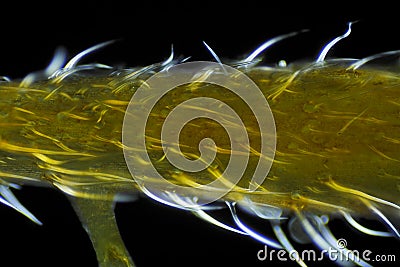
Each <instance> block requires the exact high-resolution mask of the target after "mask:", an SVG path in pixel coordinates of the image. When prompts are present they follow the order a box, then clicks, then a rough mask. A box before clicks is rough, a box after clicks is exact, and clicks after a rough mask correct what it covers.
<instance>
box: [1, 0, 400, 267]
mask: <svg viewBox="0 0 400 267" xmlns="http://www.w3.org/2000/svg"><path fill="white" fill-rule="evenodd" d="M264 2H265V3H263V4H262V1H260V3H257V2H252V1H243V2H237V3H236V2H233V1H232V2H229V3H219V2H217V1H209V2H207V1H193V2H189V1H187V2H185V3H179V2H176V1H166V2H163V3H158V2H156V1H148V2H146V3H144V2H136V1H130V2H120V1H81V2H61V1H53V2H48V3H45V4H44V3H42V4H39V3H37V2H31V3H23V2H17V1H14V2H11V3H8V4H5V3H2V4H1V6H0V75H5V76H9V77H10V78H12V79H17V78H22V77H23V76H24V75H26V74H27V73H29V72H31V71H35V70H38V69H43V68H45V67H46V66H47V64H48V63H49V62H50V60H51V58H52V56H53V53H54V50H55V49H56V48H57V47H58V46H64V47H65V48H67V50H68V52H69V56H73V55H75V54H76V53H78V52H80V51H82V50H84V49H86V48H88V47H90V46H92V45H94V44H97V43H100V42H103V41H107V40H111V39H119V40H120V41H119V42H117V43H115V44H114V45H112V46H110V47H107V48H104V49H102V50H101V51H99V52H97V53H95V54H93V55H91V56H89V57H88V58H87V59H86V61H85V62H101V63H105V64H110V65H121V64H122V65H126V66H137V65H145V64H151V63H154V62H158V61H162V60H165V59H166V58H167V57H168V56H169V54H170V47H171V44H174V49H175V53H176V54H177V55H182V56H192V59H193V60H213V58H212V56H211V55H210V54H209V53H208V51H207V49H206V48H205V47H204V45H203V44H202V41H206V42H207V43H208V44H209V45H210V46H211V47H212V48H213V49H214V51H215V52H216V53H217V54H218V55H219V56H220V57H221V58H222V59H224V58H228V59H229V58H230V59H235V58H240V57H243V56H244V55H246V54H248V53H249V52H251V51H252V49H255V48H256V47H257V46H258V45H259V44H261V43H262V42H264V41H265V40H268V39H269V38H272V37H274V36H277V35H280V34H284V33H288V32H292V31H297V30H301V29H310V31H309V32H308V33H304V34H301V35H299V36H297V37H295V38H292V39H288V40H286V41H283V42H281V43H279V44H278V45H276V46H274V47H272V48H271V49H270V50H268V52H267V53H266V55H265V64H271V65H274V64H276V62H278V61H279V60H280V59H285V60H287V61H288V62H289V63H290V62H293V61H295V60H312V59H315V58H316V57H317V55H318V52H319V51H320V49H321V48H322V47H323V45H324V44H325V43H326V42H328V41H329V40H331V39H332V38H334V37H336V36H338V35H341V34H343V33H344V32H345V31H346V29H347V25H346V23H347V22H349V21H355V20H359V22H358V23H357V24H355V25H354V27H353V33H352V34H351V36H350V37H349V38H347V39H346V40H343V41H341V42H340V43H339V44H338V45H337V46H335V47H334V49H333V50H332V51H331V52H330V54H329V56H335V57H354V58H360V57H365V56H368V55H371V54H373V53H378V52H383V51H388V50H395V49H400V38H399V35H398V32H399V26H400V23H399V21H398V14H396V8H395V7H393V6H390V5H388V4H386V3H384V2H382V1H379V2H373V3H371V4H367V3H366V2H360V3H351V2H350V1H348V2H344V3H340V2H337V1H320V3H317V4H313V5H311V4H305V3H303V2H302V3H295V4H293V3H290V2H287V1H281V2H282V3H273V4H271V3H270V2H269V1H264ZM368 5H370V6H368ZM0 97H1V96H0ZM15 194H16V195H17V196H18V198H19V199H20V200H21V202H22V203H23V204H24V205H25V206H26V207H27V208H28V209H29V210H31V211H32V212H33V213H34V214H35V215H36V216H37V217H38V218H39V219H40V220H41V221H42V222H43V223H44V226H41V227H40V226H36V225H34V224H33V223H31V222H30V221H28V220H27V219H25V218H24V217H23V216H21V215H19V214H17V213H16V212H14V211H12V210H11V209H9V208H6V207H4V206H1V207H0V213H1V215H0V216H1V223H0V231H1V232H0V233H1V239H0V256H1V258H0V266H28V265H29V266H96V264H97V263H96V259H95V254H94V251H93V249H92V246H91V244H90V241H89V239H88V237H87V235H86V233H85V232H84V230H83V229H82V227H81V226H80V223H79V220H78V218H77V217H76V215H75V214H74V212H73V210H72V208H71V206H70V204H69V203H68V201H67V199H66V198H65V197H64V196H63V195H62V194H60V193H59V192H57V191H54V190H50V189H43V188H28V187H26V188H23V189H22V190H21V191H18V192H15ZM116 216H117V220H118V223H119V225H120V228H121V232H122V236H123V238H124V240H125V243H126V246H127V247H128V250H129V251H130V252H131V254H132V257H133V259H134V261H135V262H136V263H137V265H138V266H139V267H143V266H159V265H165V266H219V265H221V266H242V265H244V266H271V263H270V262H259V261H257V258H256V253H257V252H258V250H260V249H263V245H261V244H259V243H257V242H256V241H253V240H251V239H250V238H246V237H242V236H239V235H236V234H233V233H229V232H227V231H224V230H221V229H217V228H216V227H214V226H212V225H209V224H207V223H205V222H202V221H200V220H199V219H197V218H195V217H194V216H192V215H191V214H189V213H186V212H183V211H180V210H176V209H173V208H169V207H165V206H162V205H161V204H158V203H155V202H154V201H151V200H148V199H139V200H138V201H136V202H132V203H123V204H117V206H116ZM218 216H219V217H220V218H225V219H227V221H228V222H230V221H229V219H228V217H227V216H225V214H223V213H221V214H220V213H218ZM243 216H244V219H245V220H246V221H248V222H249V223H251V224H252V225H253V226H254V227H255V228H257V229H259V230H260V231H265V232H266V233H268V232H269V230H268V228H269V224H268V223H267V222H261V221H258V220H255V219H254V218H250V217H248V216H247V217H246V215H243ZM332 230H333V232H334V233H335V234H336V236H337V237H344V238H346V239H347V240H348V244H349V246H350V247H351V248H352V249H356V248H364V249H370V250H372V251H374V252H375V253H382V254H384V253H386V254H390V253H391V254H393V253H398V245H399V243H398V242H396V241H395V240H393V239H384V238H371V237H366V236H365V235H362V234H359V233H357V232H355V231H353V230H352V229H351V228H350V227H349V226H347V225H346V224H344V223H343V222H342V221H341V220H335V221H333V222H332ZM397 257H399V255H397ZM398 260H400V259H398ZM11 262H12V263H11ZM274 263H275V264H281V265H283V264H285V263H282V262H274ZM324 263H325V264H326V265H328V264H329V263H328V262H324ZM286 264H287V263H286ZM310 265H311V266H313V264H312V263H311V264H310ZM315 265H316V264H315ZM392 265H393V266H394V264H392ZM292 266H296V264H292Z"/></svg>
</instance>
